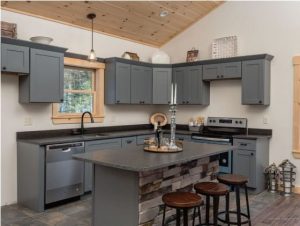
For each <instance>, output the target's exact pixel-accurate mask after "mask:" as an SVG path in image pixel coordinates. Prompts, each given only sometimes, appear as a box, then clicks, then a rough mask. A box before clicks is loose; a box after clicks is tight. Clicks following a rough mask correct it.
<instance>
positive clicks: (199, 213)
mask: <svg viewBox="0 0 300 226" xmlns="http://www.w3.org/2000/svg"><path fill="white" fill-rule="evenodd" d="M198 217H199V225H201V224H202V220H201V212H200V206H198Z"/></svg>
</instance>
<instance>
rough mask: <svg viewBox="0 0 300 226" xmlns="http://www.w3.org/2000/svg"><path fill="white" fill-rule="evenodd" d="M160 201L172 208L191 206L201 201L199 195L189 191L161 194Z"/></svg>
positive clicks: (198, 204)
mask: <svg viewBox="0 0 300 226" xmlns="http://www.w3.org/2000/svg"><path fill="white" fill-rule="evenodd" d="M162 201H163V202H164V203H165V204H166V205H167V206H169V207H172V208H193V207H197V206H200V204H201V203H202V202H203V201H202V199H201V197H200V196H199V195H197V194H194V193H190V192H171V193H167V194H165V195H163V197H162Z"/></svg>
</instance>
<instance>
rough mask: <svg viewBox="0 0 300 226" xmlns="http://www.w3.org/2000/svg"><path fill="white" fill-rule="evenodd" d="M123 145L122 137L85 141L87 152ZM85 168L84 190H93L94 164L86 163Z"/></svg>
mask: <svg viewBox="0 0 300 226" xmlns="http://www.w3.org/2000/svg"><path fill="white" fill-rule="evenodd" d="M121 147H122V142H121V138H117V139H107V140H95V141H87V142H85V152H92V151H97V150H101V149H118V148H121ZM84 168H85V172H84V191H85V192H88V191H91V190H92V186H93V164H92V163H85V167H84Z"/></svg>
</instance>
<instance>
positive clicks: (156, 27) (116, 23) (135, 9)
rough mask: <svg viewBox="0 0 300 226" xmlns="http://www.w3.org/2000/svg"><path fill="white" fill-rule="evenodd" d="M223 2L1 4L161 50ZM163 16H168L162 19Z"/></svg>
mask: <svg viewBox="0 0 300 226" xmlns="http://www.w3.org/2000/svg"><path fill="white" fill-rule="evenodd" d="M220 4H222V1H1V6H2V8H3V9H6V10H10V11H14V12H18V13H23V14H27V15H32V16H36V17H39V18H43V19H48V20H52V21H56V22H60V23H64V24H68V25H71V26H75V27H81V28H84V29H88V30H90V28H91V22H90V21H89V20H88V19H87V18H86V15H87V14H89V13H95V14H96V15H97V17H96V18H95V21H94V30H95V32H99V33H104V34H108V35H110V36H115V37H120V38H123V39H128V40H132V41H135V42H139V43H143V44H147V45H150V46H155V47H159V46H162V45H163V44H165V43H166V42H168V41H169V40H170V39H172V38H173V37H175V36H176V35H177V34H179V33H180V32H182V31H184V30H185V29H186V28H188V27H189V26H191V25H192V24H193V23H195V22H196V21H198V20H199V19H201V18H202V17H204V16H205V15H207V14H208V13H209V12H211V11H212V10H213V9H215V8H216V7H218V6H219V5H220ZM161 14H167V15H166V16H161Z"/></svg>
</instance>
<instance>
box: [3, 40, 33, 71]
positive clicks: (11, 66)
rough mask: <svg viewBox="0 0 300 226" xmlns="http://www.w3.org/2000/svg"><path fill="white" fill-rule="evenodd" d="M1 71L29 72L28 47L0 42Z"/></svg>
mask: <svg viewBox="0 0 300 226" xmlns="http://www.w3.org/2000/svg"><path fill="white" fill-rule="evenodd" d="M1 71H2V72H11V73H18V74H29V48H28V47H25V46H17V45H11V44H5V43H2V44H1Z"/></svg>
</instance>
